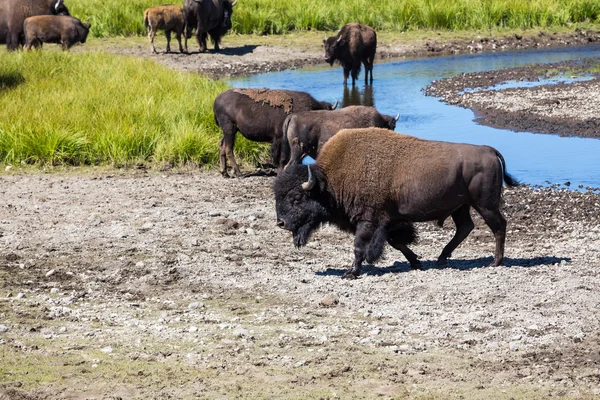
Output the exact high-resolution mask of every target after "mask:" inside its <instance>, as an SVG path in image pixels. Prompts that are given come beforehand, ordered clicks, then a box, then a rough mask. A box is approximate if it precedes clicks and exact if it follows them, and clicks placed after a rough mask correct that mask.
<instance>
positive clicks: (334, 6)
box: [67, 0, 600, 37]
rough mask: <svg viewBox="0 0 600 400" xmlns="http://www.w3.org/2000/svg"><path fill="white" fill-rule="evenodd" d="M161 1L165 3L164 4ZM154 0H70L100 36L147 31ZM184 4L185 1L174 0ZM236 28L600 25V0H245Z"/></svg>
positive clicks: (260, 30)
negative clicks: (357, 24) (146, 18)
mask: <svg viewBox="0 0 600 400" xmlns="http://www.w3.org/2000/svg"><path fill="white" fill-rule="evenodd" d="M159 3H160V2H159ZM159 3H157V2H156V1H155V0H128V1H126V2H122V1H118V0H68V1H67V5H68V6H69V8H70V10H71V13H72V14H73V15H74V16H77V17H79V18H81V19H82V20H84V21H86V22H91V23H92V34H93V35H94V36H96V37H106V36H127V35H145V34H146V32H145V28H144V26H143V21H142V15H143V12H144V10H145V9H146V8H147V7H150V6H153V5H156V4H159ZM175 3H178V4H182V3H183V2H182V1H179V2H175ZM232 21H233V31H234V32H236V33H241V34H250V33H252V34H281V33H288V32H292V31H302V30H319V31H334V30H337V29H339V28H340V27H341V26H342V25H344V24H345V23H348V22H361V23H364V24H367V25H370V26H372V27H373V28H375V29H377V30H383V31H413V30H422V29H441V30H477V29H491V28H521V29H527V28H536V27H551V26H566V25H568V24H572V23H581V22H591V23H600V2H599V1H598V0H531V1H522V0H354V1H347V0H328V1H321V0H277V1H275V0H240V1H238V4H236V6H235V9H234V13H233V20H232Z"/></svg>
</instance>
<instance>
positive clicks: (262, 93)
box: [233, 88, 294, 114]
mask: <svg viewBox="0 0 600 400" xmlns="http://www.w3.org/2000/svg"><path fill="white" fill-rule="evenodd" d="M233 91H234V92H235V93H239V94H243V95H244V96H248V97H250V98H251V99H252V100H254V101H255V102H257V103H262V104H268V105H270V106H271V107H279V108H283V111H285V113H286V114H289V113H291V112H292V110H293V108H294V104H293V103H294V101H293V99H292V96H290V95H289V94H287V93H285V92H283V91H280V90H270V89H267V88H263V89H233Z"/></svg>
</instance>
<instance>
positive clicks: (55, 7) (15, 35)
mask: <svg viewBox="0 0 600 400" xmlns="http://www.w3.org/2000/svg"><path fill="white" fill-rule="evenodd" d="M34 15H70V14H69V9H68V8H67V6H65V4H64V2H63V0H0V43H6V47H7V48H8V50H16V49H18V48H19V46H20V45H22V44H23V43H24V42H25V37H24V35H23V23H24V22H25V19H27V18H28V17H32V16H34Z"/></svg>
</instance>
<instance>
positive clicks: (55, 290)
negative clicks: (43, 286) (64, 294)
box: [50, 287, 59, 294]
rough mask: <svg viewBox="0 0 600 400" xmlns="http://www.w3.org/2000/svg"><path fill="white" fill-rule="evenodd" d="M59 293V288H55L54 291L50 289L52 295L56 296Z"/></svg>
mask: <svg viewBox="0 0 600 400" xmlns="http://www.w3.org/2000/svg"><path fill="white" fill-rule="evenodd" d="M58 292H59V290H58V288H55V287H53V288H52V289H50V293H52V294H56V293H58Z"/></svg>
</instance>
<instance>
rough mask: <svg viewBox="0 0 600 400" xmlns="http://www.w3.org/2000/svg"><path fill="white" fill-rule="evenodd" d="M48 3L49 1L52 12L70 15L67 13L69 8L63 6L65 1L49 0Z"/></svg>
mask: <svg viewBox="0 0 600 400" xmlns="http://www.w3.org/2000/svg"><path fill="white" fill-rule="evenodd" d="M49 3H50V8H51V12H52V14H55V15H71V14H69V9H68V8H67V6H65V3H64V1H63V0H51V1H50V2H49Z"/></svg>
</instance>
